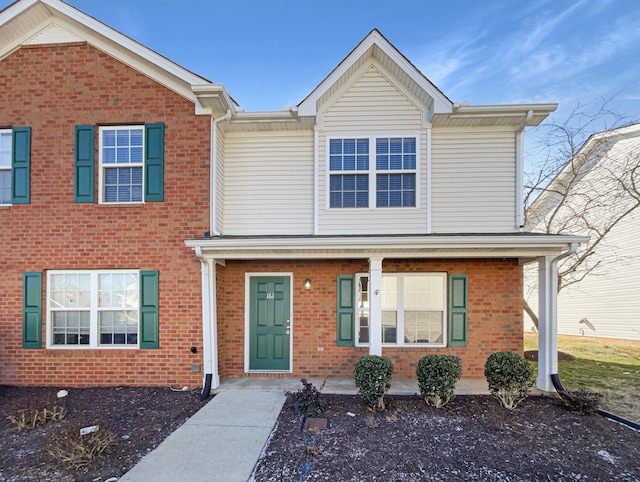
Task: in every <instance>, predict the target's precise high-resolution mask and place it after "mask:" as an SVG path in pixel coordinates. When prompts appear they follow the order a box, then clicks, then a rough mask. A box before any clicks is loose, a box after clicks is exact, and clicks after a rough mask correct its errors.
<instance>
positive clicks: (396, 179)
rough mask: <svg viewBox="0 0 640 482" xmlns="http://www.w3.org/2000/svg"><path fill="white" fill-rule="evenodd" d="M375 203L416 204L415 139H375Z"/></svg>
mask: <svg viewBox="0 0 640 482" xmlns="http://www.w3.org/2000/svg"><path fill="white" fill-rule="evenodd" d="M376 172H377V174H376V206H377V207H379V208H380V207H407V206H410V207H414V206H415V205H416V139H415V137H389V138H378V139H376Z"/></svg>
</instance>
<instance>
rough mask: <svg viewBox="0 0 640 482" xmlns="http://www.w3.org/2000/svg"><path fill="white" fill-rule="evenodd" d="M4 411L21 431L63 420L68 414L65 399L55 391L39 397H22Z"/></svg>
mask: <svg viewBox="0 0 640 482" xmlns="http://www.w3.org/2000/svg"><path fill="white" fill-rule="evenodd" d="M3 411H4V412H5V416H6V417H7V419H8V420H9V421H10V422H11V423H13V424H14V425H15V426H16V428H17V429H18V431H19V432H20V431H22V430H25V429H32V428H35V427H37V426H40V425H45V424H47V423H49V422H56V421H58V420H62V419H63V418H64V417H65V415H66V414H67V410H66V409H65V407H64V400H63V399H61V398H58V397H57V396H56V394H55V393H48V394H46V395H44V396H42V397H39V398H34V397H29V398H26V397H25V398H20V399H18V400H16V401H15V402H14V403H12V404H11V406H7V407H4V410H3Z"/></svg>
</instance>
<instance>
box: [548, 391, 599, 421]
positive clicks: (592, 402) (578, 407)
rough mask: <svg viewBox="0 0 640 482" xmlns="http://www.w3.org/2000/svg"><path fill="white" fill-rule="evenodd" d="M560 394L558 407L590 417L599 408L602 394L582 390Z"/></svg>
mask: <svg viewBox="0 0 640 482" xmlns="http://www.w3.org/2000/svg"><path fill="white" fill-rule="evenodd" d="M558 393H559V394H560V397H561V398H560V405H562V406H563V407H565V408H566V409H568V410H571V411H573V412H580V413H581V414H583V415H592V414H594V413H596V412H597V411H598V409H599V408H600V403H601V402H602V394H601V393H597V392H590V391H589V390H585V389H584V388H578V389H574V390H563V391H561V392H558Z"/></svg>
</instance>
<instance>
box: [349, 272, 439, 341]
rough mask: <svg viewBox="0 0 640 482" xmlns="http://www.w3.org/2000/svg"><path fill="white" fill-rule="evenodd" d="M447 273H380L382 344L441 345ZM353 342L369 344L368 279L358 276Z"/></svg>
mask: <svg viewBox="0 0 640 482" xmlns="http://www.w3.org/2000/svg"><path fill="white" fill-rule="evenodd" d="M446 279H447V275H446V273H383V275H382V293H381V296H382V343H383V344H385V345H397V346H413V345H437V346H444V341H443V340H444V335H445V321H446V294H447V293H446V289H445V286H446ZM356 295H357V314H356V317H357V318H356V319H357V326H356V343H358V344H368V343H369V278H368V275H366V274H362V275H358V276H357V293H356Z"/></svg>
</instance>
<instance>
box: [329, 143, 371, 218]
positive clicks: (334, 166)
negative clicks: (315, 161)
mask: <svg viewBox="0 0 640 482" xmlns="http://www.w3.org/2000/svg"><path fill="white" fill-rule="evenodd" d="M329 170H330V171H331V174H330V176H329V200H330V201H329V203H330V206H331V207H332V208H366V207H369V174H368V171H369V139H355V138H353V139H331V140H330V141H329Z"/></svg>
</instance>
